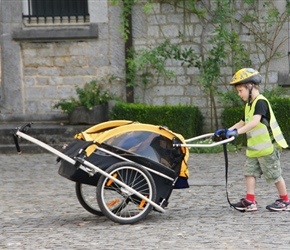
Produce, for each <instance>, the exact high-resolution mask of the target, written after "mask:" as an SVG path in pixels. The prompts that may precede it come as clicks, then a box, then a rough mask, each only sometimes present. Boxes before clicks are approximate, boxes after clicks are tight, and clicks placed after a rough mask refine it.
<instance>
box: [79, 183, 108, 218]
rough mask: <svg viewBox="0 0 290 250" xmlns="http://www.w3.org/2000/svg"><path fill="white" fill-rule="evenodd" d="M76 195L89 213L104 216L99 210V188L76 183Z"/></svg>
mask: <svg viewBox="0 0 290 250" xmlns="http://www.w3.org/2000/svg"><path fill="white" fill-rule="evenodd" d="M75 189H76V195H77V198H78V201H79V202H80V204H81V205H82V206H83V208H84V209H85V210H87V211H88V212H90V213H92V214H94V215H97V216H103V213H102V211H101V209H100V208H99V205H98V202H97V187H96V186H92V185H87V184H84V183H80V182H76V186H75Z"/></svg>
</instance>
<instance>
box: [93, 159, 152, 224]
mask: <svg viewBox="0 0 290 250" xmlns="http://www.w3.org/2000/svg"><path fill="white" fill-rule="evenodd" d="M106 172H107V173H108V174H110V175H111V176H113V177H115V178H116V179H117V180H119V181H121V182H122V183H124V184H126V185H128V186H129V187H131V188H132V189H133V190H134V191H137V192H138V193H140V194H142V195H144V196H145V197H146V198H148V199H149V200H152V201H155V199H156V186H155V182H154V180H153V177H152V176H151V174H150V173H149V172H148V171H147V170H146V169H145V168H143V167H142V166H140V165H138V164H136V163H131V162H119V163H116V164H113V165H112V166H110V167H109V168H108V169H107V170H106ZM97 201H98V204H99V207H100V209H101V211H102V212H103V214H104V215H105V216H107V217H108V218H109V219H110V220H112V221H114V222H117V223H120V224H133V223H136V222H138V221H140V220H143V219H145V218H146V216H147V215H148V214H149V213H150V211H151V210H152V205H150V203H148V202H146V201H145V200H144V199H142V198H140V197H139V196H138V195H136V194H134V193H133V192H131V191H130V190H127V189H126V188H124V187H122V186H121V185H119V184H117V183H116V182H114V181H113V180H111V179H109V178H108V177H106V176H104V175H102V176H101V177H100V179H99V181H98V186H97Z"/></svg>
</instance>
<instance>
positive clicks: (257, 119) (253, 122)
mask: <svg viewBox="0 0 290 250" xmlns="http://www.w3.org/2000/svg"><path fill="white" fill-rule="evenodd" d="M261 117H262V115H254V116H253V119H252V120H251V121H250V122H249V123H247V124H245V123H244V126H241V127H234V126H233V129H235V128H236V129H237V130H238V131H237V132H238V134H239V135H240V134H245V133H247V132H248V131H250V130H251V129H253V128H255V127H256V126H257V125H258V124H259V122H260V120H261ZM237 124H239V123H237Z"/></svg>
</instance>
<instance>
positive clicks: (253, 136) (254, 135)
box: [245, 95, 288, 158]
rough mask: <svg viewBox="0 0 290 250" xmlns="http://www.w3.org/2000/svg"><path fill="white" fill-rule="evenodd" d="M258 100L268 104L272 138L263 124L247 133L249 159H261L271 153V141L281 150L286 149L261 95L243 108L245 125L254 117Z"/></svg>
mask: <svg viewBox="0 0 290 250" xmlns="http://www.w3.org/2000/svg"><path fill="white" fill-rule="evenodd" d="M258 100H265V101H266V102H267V103H268V107H269V111H270V124H269V125H270V129H271V131H272V138H271V136H270V134H269V132H268V128H267V126H266V125H265V124H263V123H261V122H259V124H258V125H257V126H256V127H255V128H253V129H251V130H250V131H248V132H247V151H246V155H247V156H248V157H250V158H255V157H262V156H266V155H269V154H271V153H273V150H274V146H273V142H272V140H275V141H276V142H277V144H278V145H279V146H280V147H281V148H287V147H288V145H287V142H286V140H285V139H284V136H283V134H282V132H281V129H280V127H279V124H278V122H277V120H276V118H275V115H274V112H273V110H272V108H271V105H270V103H269V102H268V100H267V99H266V98H265V97H264V96H263V95H258V96H257V97H256V99H255V100H254V102H253V103H252V105H251V106H250V105H249V104H247V105H246V107H245V123H246V124H247V123H249V122H250V121H251V120H252V119H253V116H254V111H255V107H256V103H257V101H258Z"/></svg>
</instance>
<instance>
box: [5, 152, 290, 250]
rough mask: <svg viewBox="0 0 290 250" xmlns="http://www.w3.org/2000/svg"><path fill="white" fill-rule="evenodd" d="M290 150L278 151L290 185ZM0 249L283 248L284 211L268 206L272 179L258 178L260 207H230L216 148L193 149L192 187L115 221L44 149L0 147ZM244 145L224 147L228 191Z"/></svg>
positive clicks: (240, 187)
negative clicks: (134, 218) (84, 201)
mask: <svg viewBox="0 0 290 250" xmlns="http://www.w3.org/2000/svg"><path fill="white" fill-rule="evenodd" d="M289 157H290V151H289V150H284V151H283V153H282V159H281V161H282V165H283V169H284V174H283V176H284V178H285V180H286V184H287V186H288V190H290V171H289V170H290V163H289V161H288V159H289ZM0 159H1V160H0V164H1V165H0V166H1V167H0V168H1V175H0V182H1V186H0V194H1V202H0V249H13V250H14V249H15V250H18V249H38V250H42V249H53V250H57V249H59V250H63V249H81V250H86V249H88V250H89V249H126V250H127V249H183V250H186V249H289V248H290V238H289V233H290V229H289V222H290V213H289V212H268V211H267V210H266V209H265V206H266V205H268V204H269V203H272V202H273V201H274V200H275V199H276V198H277V193H276V189H275V187H274V185H270V184H267V183H266V182H265V180H264V179H263V178H261V179H259V180H258V184H257V193H256V195H257V201H258V211H257V212H252V213H240V212H238V211H235V210H233V209H231V208H230V207H229V205H228V203H227V200H226V195H225V177H224V174H225V172H224V158H223V154H222V153H217V154H191V155H190V158H189V161H188V163H189V171H190V179H189V183H190V188H189V189H182V190H174V191H173V193H172V195H171V198H170V203H169V208H168V209H167V210H166V213H163V214H160V213H157V212H154V211H153V212H151V213H150V214H149V215H148V216H147V218H146V219H145V220H143V221H141V222H139V223H137V224H134V225H119V224H116V223H114V222H112V221H110V220H108V219H107V218H106V217H98V216H95V215H92V214H90V213H89V212H87V211H86V210H85V209H84V208H83V207H82V206H81V205H80V204H79V202H78V200H77V198H76V194H75V187H74V182H71V181H69V180H67V179H65V178H63V177H61V176H60V175H58V173H57V171H58V164H56V161H55V160H56V157H55V156H54V155H52V154H49V153H40V154H25V153H23V154H21V155H17V154H1V155H0ZM244 160H245V156H244V151H241V152H238V153H229V167H230V171H229V196H230V199H231V201H233V202H236V201H238V200H239V198H242V197H243V196H244V192H245V183H244V177H243V176H242V165H243V163H244Z"/></svg>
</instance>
